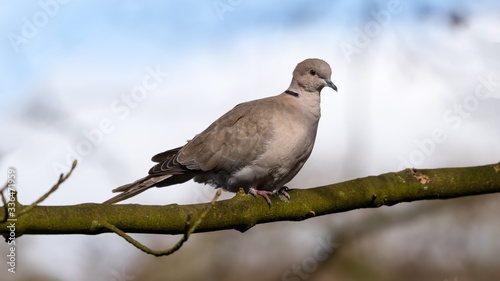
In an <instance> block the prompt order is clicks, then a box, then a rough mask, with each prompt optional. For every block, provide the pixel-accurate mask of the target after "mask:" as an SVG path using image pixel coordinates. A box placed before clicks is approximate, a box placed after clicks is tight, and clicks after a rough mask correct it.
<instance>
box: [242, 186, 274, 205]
mask: <svg viewBox="0 0 500 281" xmlns="http://www.w3.org/2000/svg"><path fill="white" fill-rule="evenodd" d="M248 193H250V194H252V195H253V196H254V197H257V194H258V195H260V196H262V197H264V199H266V202H267V204H269V207H271V199H269V195H271V194H273V193H272V192H271V191H267V190H258V189H255V188H250V190H249V191H248Z"/></svg>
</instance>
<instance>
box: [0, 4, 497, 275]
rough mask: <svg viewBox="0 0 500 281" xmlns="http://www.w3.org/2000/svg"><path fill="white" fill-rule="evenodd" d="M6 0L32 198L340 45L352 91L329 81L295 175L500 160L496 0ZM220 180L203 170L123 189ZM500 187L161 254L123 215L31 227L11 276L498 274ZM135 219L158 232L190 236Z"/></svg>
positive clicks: (307, 183) (4, 155)
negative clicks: (143, 248) (188, 177)
mask: <svg viewBox="0 0 500 281" xmlns="http://www.w3.org/2000/svg"><path fill="white" fill-rule="evenodd" d="M0 2H1V7H2V8H1V9H0V23H1V24H0V34H2V36H3V40H2V41H1V43H0V77H2V79H0V128H1V129H2V138H1V141H0V175H1V173H2V172H1V171H4V175H1V176H0V179H2V178H3V179H6V178H7V170H8V169H9V168H10V167H13V168H15V169H16V171H17V175H18V178H17V180H18V182H17V183H18V186H17V188H18V192H19V201H20V202H21V203H23V204H29V203H31V202H33V201H34V200H36V199H37V198H39V197H40V196H41V195H42V194H43V193H44V192H46V191H47V190H48V189H49V188H50V187H51V186H52V185H53V184H54V183H55V182H56V181H57V178H58V176H59V174H60V173H62V172H64V173H66V172H67V171H68V170H69V167H70V163H71V161H72V160H73V159H78V161H79V164H78V166H77V168H76V170H75V171H74V173H73V175H72V176H71V177H70V178H69V179H68V181H67V182H66V183H64V184H63V185H62V186H61V188H60V189H59V190H58V191H57V192H55V193H54V194H52V195H51V196H50V197H49V198H48V199H47V200H45V201H44V202H43V205H72V204H79V203H85V202H96V203H99V202H102V201H104V200H106V199H108V198H110V197H111V196H112V195H113V194H112V193H111V190H112V189H113V188H115V187H117V186H119V185H122V184H125V183H129V182H131V181H134V180H136V179H138V178H139V177H142V176H144V175H146V173H147V171H148V170H149V168H150V167H151V166H152V162H151V161H150V158H151V156H153V155H154V154H156V153H158V152H162V151H164V150H167V149H170V148H174V147H177V146H180V145H182V144H184V143H185V141H186V140H188V139H190V138H192V137H193V136H194V135H195V134H197V133H199V132H201V131H202V130H203V129H205V128H206V127H207V126H208V125H209V124H210V123H211V122H212V121H214V120H215V119H216V118H217V117H219V116H220V115H222V114H223V113H225V112H226V111H228V110H229V109H231V108H232V107H234V106H235V105H236V104H238V103H240V102H243V101H248V100H253V99H257V98H262V97H267V96H271V95H276V94H279V93H281V92H282V91H284V90H285V89H286V88H287V87H288V85H289V83H290V80H291V74H292V71H293V69H294V67H295V65H296V64H297V63H298V62H300V61H302V60H304V59H306V58H311V57H316V58H321V59H324V60H326V61H327V62H328V63H329V64H330V65H331V67H332V69H333V75H332V80H333V82H334V83H335V84H336V85H337V86H338V88H339V92H338V93H336V92H334V91H332V90H330V89H324V90H323V92H322V119H321V121H320V125H319V132H318V136H317V141H316V146H315V148H314V150H313V153H312V155H311V157H310V159H309V161H308V162H307V163H306V165H305V166H304V168H303V169H302V171H301V172H300V173H299V174H298V175H297V176H296V177H295V179H294V180H293V181H292V182H291V183H289V184H288V186H289V187H290V188H310V187H316V186H320V185H325V184H330V183H336V182H342V181H346V180H350V179H353V178H358V177H365V176H368V175H377V174H381V173H385V172H393V171H398V170H401V169H404V168H407V167H416V168H439V167H456V166H474V165H484V164H491V163H497V162H499V161H500V145H499V144H500V2H498V1H493V0H491V1H490V0H479V1H465V0H464V1H428V0H423V1H398V0H389V1H388V0H380V1H359V0H358V1H352V0H351V1H347V0H339V1H284V0H283V1H273V2H272V3H270V1H244V0H209V1H208V0H207V1H198V2H196V3H193V1H143V2H139V1H76V0H73V1H69V0H64V1H63V0H40V1H32V2H23V3H20V2H18V1H0ZM214 193H215V190H214V189H212V188H211V187H208V186H203V185H200V184H196V183H193V182H187V183H185V184H182V185H178V186H172V187H168V188H164V189H151V190H149V191H148V192H145V193H143V194H141V195H139V196H137V197H134V198H132V199H129V200H127V201H125V202H124V203H139V204H173V203H177V204H190V203H201V202H208V201H210V199H211V198H212V197H213V195H214ZM232 196H233V194H228V193H224V194H223V197H224V198H231V197H232ZM291 203H292V204H293V198H292V201H291ZM499 203H500V194H491V195H483V196H476V197H469V198H460V199H453V200H445V201H427V202H414V203H404V204H398V205H396V206H392V207H382V208H378V209H362V210H355V211H350V212H346V213H339V214H332V215H328V216H324V217H319V218H314V219H309V220H306V221H303V222H279V223H272V224H265V225H258V226H256V227H254V228H252V229H250V230H249V231H247V232H245V233H239V232H237V231H233V230H232V231H229V230H228V231H219V232H214V233H206V234H195V235H193V236H191V238H190V239H189V241H188V242H187V243H186V244H185V245H184V246H183V247H182V249H181V250H180V251H179V252H177V253H175V254H174V255H172V256H168V257H162V258H155V257H152V256H149V255H146V254H144V253H142V252H140V251H139V250H137V249H135V248H134V247H132V246H131V245H129V244H128V243H127V242H125V241H124V240H123V239H122V238H120V237H118V236H117V235H113V234H102V235H97V236H84V235H64V236H29V235H26V236H22V237H20V238H19V239H18V240H17V245H18V248H17V257H18V264H17V265H18V268H17V273H16V274H11V273H8V272H7V265H6V263H5V262H1V263H0V270H1V274H0V279H1V280H33V278H36V280H408V281H410V280H436V281H444V280H448V281H466V280H498V279H499V277H500V269H499V267H498V265H499V260H500V242H499V240H498V237H499V236H500V221H499V220H498V214H499V213H500V204H499ZM132 236H133V237H134V238H137V239H138V240H140V241H141V242H143V243H145V244H147V245H148V246H151V247H152V248H155V249H165V248H168V247H171V246H172V245H173V244H174V243H175V242H176V241H177V240H178V239H179V236H161V235H132ZM0 253H2V254H0V256H4V254H5V255H7V253H8V248H7V245H6V244H5V243H1V244H0ZM4 259H5V256H4Z"/></svg>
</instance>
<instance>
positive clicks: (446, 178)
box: [0, 163, 500, 237]
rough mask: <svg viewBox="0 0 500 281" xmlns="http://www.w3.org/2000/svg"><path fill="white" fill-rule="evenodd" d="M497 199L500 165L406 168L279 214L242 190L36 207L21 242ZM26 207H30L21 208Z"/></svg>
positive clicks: (308, 197) (315, 192)
mask: <svg viewBox="0 0 500 281" xmlns="http://www.w3.org/2000/svg"><path fill="white" fill-rule="evenodd" d="M494 192H500V163H497V164H492V165H486V166H478V167H466V168H442V169H428V170H415V169H406V170H403V171H400V172H397V173H387V174H382V175H379V176H370V177H365V178H359V179H355V180H350V181H346V182H342V183H337V184H331V185H327V186H322V187H316V188H311V189H295V190H290V191H289V194H290V196H291V200H290V202H286V201H281V200H277V198H276V197H274V198H273V199H272V200H273V204H272V206H271V207H269V206H268V205H267V203H266V201H265V200H264V199H263V198H260V197H259V198H254V197H253V196H251V195H246V194H244V192H241V191H240V192H239V193H237V194H236V196H235V197H234V198H232V199H229V200H224V201H219V202H215V203H214V204H212V203H206V204H193V205H177V204H172V205H166V206H143V205H137V204H122V205H102V204H93V203H86V204H79V205H73V206H38V205H34V206H33V208H32V209H31V210H30V212H29V213H25V214H24V215H23V216H22V217H18V219H17V223H16V230H15V235H16V236H21V235H23V234H100V233H105V232H111V231H112V230H110V229H109V227H106V226H105V225H103V224H100V223H95V222H96V221H97V222H107V223H109V224H111V225H113V226H114V227H116V228H117V229H119V230H121V231H122V232H128V233H158V234H185V233H186V219H187V217H188V216H190V218H191V220H193V221H197V220H198V219H199V218H200V217H201V216H202V214H205V216H204V218H203V220H202V221H200V223H199V225H197V227H196V229H195V230H194V232H208V231H216V230H223V229H236V230H239V231H242V232H243V231H246V230H248V229H250V228H251V227H253V226H254V225H256V224H261V223H268V222H275V221H301V220H305V219H308V218H311V217H315V216H322V215H327V214H333V213H339V212H345V211H349V210H354V209H359V208H377V207H380V206H383V205H387V206H391V205H394V204H397V203H401V202H411V201H417V200H428V199H449V198H457V197H462V196H469V195H478V194H487V193H494ZM19 208H21V209H23V208H25V207H24V206H23V205H20V204H19ZM207 210H210V211H209V212H207ZM4 212H5V210H4V209H3V208H0V218H2V217H4V216H5V213H4ZM8 223H9V222H3V223H0V233H1V234H2V235H4V236H5V237H7V236H8V235H9V234H10V230H9V229H8V228H7V226H8Z"/></svg>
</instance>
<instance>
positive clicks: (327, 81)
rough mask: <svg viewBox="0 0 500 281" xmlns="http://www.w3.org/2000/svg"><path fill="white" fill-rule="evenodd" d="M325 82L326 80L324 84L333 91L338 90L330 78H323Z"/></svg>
mask: <svg viewBox="0 0 500 281" xmlns="http://www.w3.org/2000/svg"><path fill="white" fill-rule="evenodd" d="M325 82H326V85H327V86H328V87H330V88H332V89H334V90H335V92H338V91H337V86H335V84H333V82H332V80H330V79H325Z"/></svg>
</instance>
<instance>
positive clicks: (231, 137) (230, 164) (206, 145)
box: [177, 99, 273, 172]
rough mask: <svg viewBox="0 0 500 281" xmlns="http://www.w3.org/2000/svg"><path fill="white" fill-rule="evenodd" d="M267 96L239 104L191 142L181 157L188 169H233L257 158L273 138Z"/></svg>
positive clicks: (215, 170)
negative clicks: (267, 114) (267, 116)
mask: <svg viewBox="0 0 500 281" xmlns="http://www.w3.org/2000/svg"><path fill="white" fill-rule="evenodd" d="M269 104H270V103H268V102H267V101H266V99H263V100H258V101H253V102H248V103H243V104H239V105H237V106H236V107H235V108H233V109H232V110H230V111H229V112H228V113H226V114H225V115H223V116H222V117H220V118H219V119H218V120H217V121H215V122H214V123H212V125H210V126H209V127H208V128H207V129H206V130H205V131H203V132H202V133H200V134H199V135H197V136H196V137H195V138H193V139H192V140H191V141H190V142H188V143H187V144H186V145H185V146H184V147H183V148H182V149H181V150H180V151H179V152H178V156H177V161H178V162H179V163H180V164H182V165H184V166H185V167H186V168H188V169H195V170H202V171H214V172H218V171H233V170H235V169H239V168H242V167H244V166H245V165H247V164H248V163H250V162H251V161H253V160H255V159H257V157H258V156H259V155H261V154H262V153H263V152H264V150H265V148H266V144H267V142H268V141H269V140H270V139H271V138H272V135H273V130H272V126H271V124H272V123H271V120H269V118H266V114H263V113H265V112H266V109H267V110H272V108H268V106H267V105H269Z"/></svg>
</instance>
